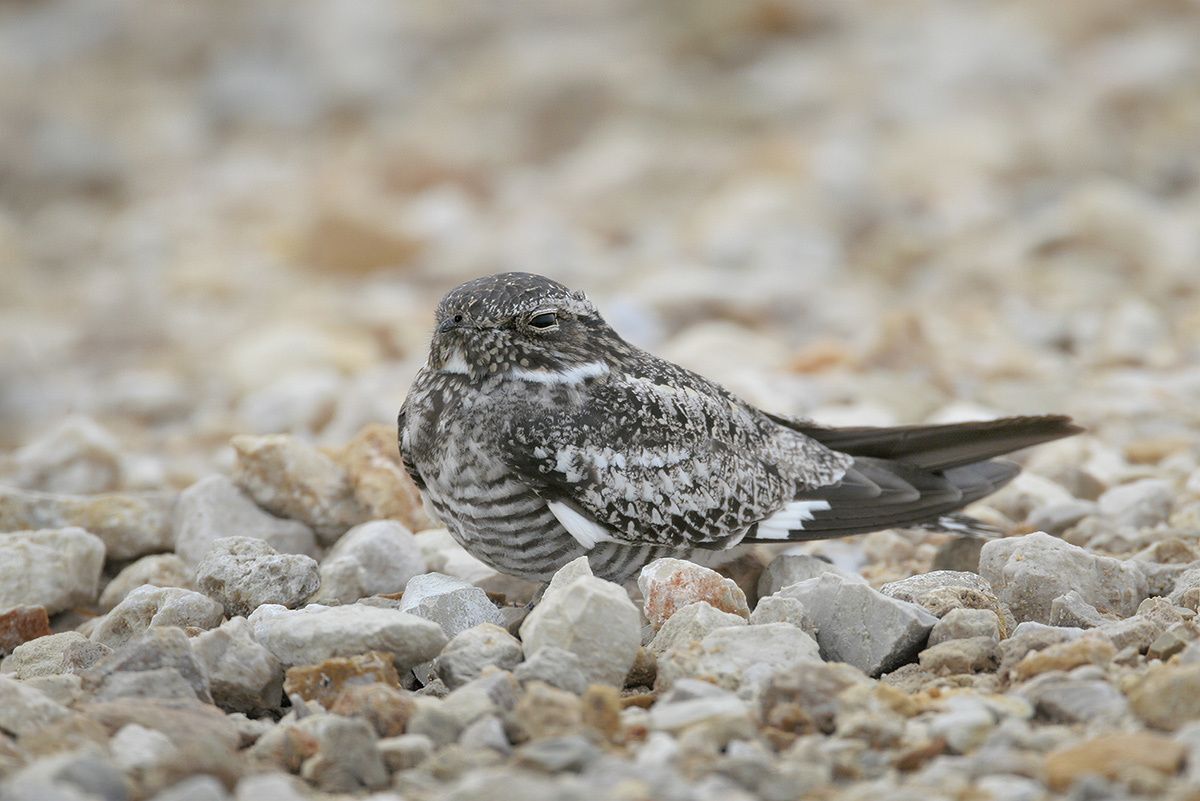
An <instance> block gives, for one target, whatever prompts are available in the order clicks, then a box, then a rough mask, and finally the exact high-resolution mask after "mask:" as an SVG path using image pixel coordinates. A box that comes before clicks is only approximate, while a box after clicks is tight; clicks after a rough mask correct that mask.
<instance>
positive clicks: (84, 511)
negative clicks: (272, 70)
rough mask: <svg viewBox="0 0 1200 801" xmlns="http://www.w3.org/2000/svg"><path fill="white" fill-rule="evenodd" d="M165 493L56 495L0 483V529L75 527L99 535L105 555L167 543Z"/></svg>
mask: <svg viewBox="0 0 1200 801" xmlns="http://www.w3.org/2000/svg"><path fill="white" fill-rule="evenodd" d="M174 503H175V494H174V493H171V492H140V493H132V492H131V493H106V494H103V495H60V494H54V493H46V492H34V491H32V490H21V489H14V488H12V487H0V531H22V530H26V529H61V528H69V527H71V526H78V527H80V528H83V529H86V530H87V531H88V533H90V534H94V535H95V536H97V537H99V538H100V540H101V541H102V542H103V543H104V547H105V552H106V554H107V556H108V558H109V559H114V560H125V559H133V558H136V557H138V556H141V555H143V554H147V553H153V552H155V551H163V550H166V549H168V548H170V547H171V542H172V536H171V507H172V506H173V505H174Z"/></svg>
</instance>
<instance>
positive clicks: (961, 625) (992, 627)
mask: <svg viewBox="0 0 1200 801" xmlns="http://www.w3.org/2000/svg"><path fill="white" fill-rule="evenodd" d="M971 637H991V638H992V639H993V640H996V641H999V640H1000V619H999V618H998V617H996V613H995V612H993V611H992V610H990V609H965V608H964V609H951V610H950V611H949V612H947V613H946V615H945V617H943V618H942V619H941V620H939V621H938V622H937V623H935V624H934V625H933V629H932V630H931V631H930V632H929V645H931V646H933V645H938V644H940V643H943V642H946V641H948V640H965V639H969V638H971Z"/></svg>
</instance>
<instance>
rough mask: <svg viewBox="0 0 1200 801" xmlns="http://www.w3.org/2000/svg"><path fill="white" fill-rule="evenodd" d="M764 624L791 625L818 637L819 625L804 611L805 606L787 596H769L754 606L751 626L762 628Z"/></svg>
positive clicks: (751, 614)
mask: <svg viewBox="0 0 1200 801" xmlns="http://www.w3.org/2000/svg"><path fill="white" fill-rule="evenodd" d="M763 623H791V624H792V625H793V626H798V627H799V628H801V629H804V631H806V632H808V633H809V634H810V635H812V636H813V637H815V636H817V624H816V623H813V621H812V618H811V617H809V616H808V612H807V611H806V610H805V609H804V604H802V603H800V601H798V600H796V599H795V598H789V597H787V596H786V595H768V596H767V597H766V598H762V599H760V600H759V602H758V603H757V604H756V605H755V606H754V611H753V612H751V613H750V625H751V626H761V625H762V624H763Z"/></svg>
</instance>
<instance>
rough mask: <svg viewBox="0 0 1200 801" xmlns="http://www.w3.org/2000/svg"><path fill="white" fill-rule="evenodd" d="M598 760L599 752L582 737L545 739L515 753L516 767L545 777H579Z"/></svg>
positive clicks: (577, 735)
mask: <svg viewBox="0 0 1200 801" xmlns="http://www.w3.org/2000/svg"><path fill="white" fill-rule="evenodd" d="M600 756H601V752H600V749H598V748H596V746H594V745H592V744H591V742H589V741H588V739H587V738H586V737H584V736H583V735H581V734H570V735H566V736H564V737H545V738H542V739H540V740H534V741H533V742H531V743H526V744H525V745H523V746H521V747H520V748H518V749H517V753H516V756H515V758H514V762H515V764H517V765H519V766H521V767H525V768H532V769H533V770H540V771H543V772H545V773H553V774H559V773H563V772H572V773H578V772H580V771H582V770H583V769H584V768H586V767H588V766H589V765H591V764H592V763H593V762H595V761H596V760H598V759H599V758H600Z"/></svg>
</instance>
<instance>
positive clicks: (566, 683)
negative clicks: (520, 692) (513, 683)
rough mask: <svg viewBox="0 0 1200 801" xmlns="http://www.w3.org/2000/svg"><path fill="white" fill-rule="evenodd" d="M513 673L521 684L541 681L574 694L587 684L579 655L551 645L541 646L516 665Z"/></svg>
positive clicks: (581, 691)
mask: <svg viewBox="0 0 1200 801" xmlns="http://www.w3.org/2000/svg"><path fill="white" fill-rule="evenodd" d="M514 675H515V676H516V677H517V680H518V681H520V682H521V683H522V684H525V683H527V682H531V681H542V682H545V683H546V684H549V685H550V686H551V687H557V688H558V689H560V690H566V691H567V692H569V693H574V694H575V695H581V694H582V693H583V691H584V690H586V689H587V686H588V680H587V676H585V675H584V673H583V667H582V664H581V663H580V661H579V657H578V656H576V655H575V654H574V653H572V652H571V651H567V650H564V649H562V648H557V647H555V646H553V645H548V646H545V647H543V648H542V649H541V650H539V651H538V652H537V653H536V654H534V655H533V656H531V657H529V658H528V659H526V660H525V661H524V662H522V663H521V664H519V665H517V669H516V671H514Z"/></svg>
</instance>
